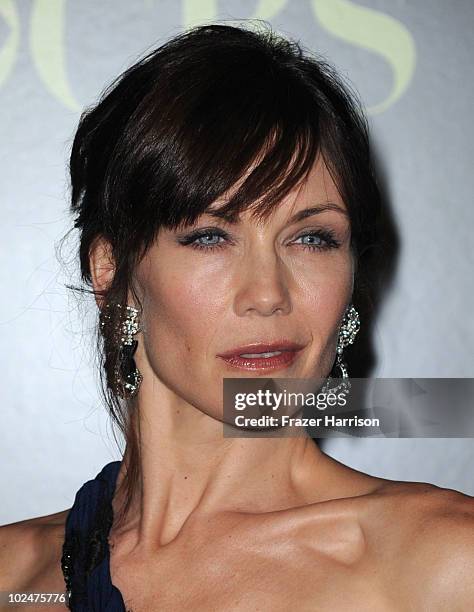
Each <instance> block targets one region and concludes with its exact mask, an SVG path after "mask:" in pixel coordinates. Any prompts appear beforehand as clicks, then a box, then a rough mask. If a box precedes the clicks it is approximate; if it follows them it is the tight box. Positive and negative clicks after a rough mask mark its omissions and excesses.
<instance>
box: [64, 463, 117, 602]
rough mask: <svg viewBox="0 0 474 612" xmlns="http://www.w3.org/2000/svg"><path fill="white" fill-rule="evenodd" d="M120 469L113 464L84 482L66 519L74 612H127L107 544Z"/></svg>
mask: <svg viewBox="0 0 474 612" xmlns="http://www.w3.org/2000/svg"><path fill="white" fill-rule="evenodd" d="M120 466H121V462H120V461H112V462H111V463H108V464H107V465H105V466H104V467H103V468H102V470H101V471H100V472H99V473H98V474H97V476H96V477H95V478H94V479H92V480H88V481H87V482H86V483H84V484H83V485H82V487H81V488H80V489H79V491H78V492H77V493H76V497H75V500H74V504H73V506H72V508H71V509H70V511H69V513H68V516H67V519H66V528H65V538H64V544H63V550H62V553H63V554H62V559H61V568H62V571H63V575H64V580H65V583H66V590H67V591H68V593H69V595H70V597H69V608H70V609H71V610H73V612H126V610H125V604H124V601H123V598H122V594H121V593H120V591H119V590H118V588H117V587H115V586H114V585H113V584H112V580H111V577H110V565H109V560H110V551H109V544H108V535H109V531H110V527H111V526H112V520H113V511H112V497H113V494H114V491H115V483H116V482H117V476H118V473H119V469H120Z"/></svg>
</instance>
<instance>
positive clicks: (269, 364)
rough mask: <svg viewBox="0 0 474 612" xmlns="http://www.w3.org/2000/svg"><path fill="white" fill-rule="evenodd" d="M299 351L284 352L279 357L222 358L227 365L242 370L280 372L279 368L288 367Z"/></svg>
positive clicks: (237, 356) (236, 356) (235, 356)
mask: <svg viewBox="0 0 474 612" xmlns="http://www.w3.org/2000/svg"><path fill="white" fill-rule="evenodd" d="M299 352H300V351H299V350H298V351H283V352H282V353H280V354H279V355H274V356H273V357H239V355H232V357H221V359H223V360H224V361H225V362H226V363H228V364H229V365H231V366H232V367H234V368H239V369H240V370H250V371H256V370H278V369H279V368H286V367H288V366H289V365H290V364H291V363H293V361H294V360H295V359H296V357H297V356H298V354H299Z"/></svg>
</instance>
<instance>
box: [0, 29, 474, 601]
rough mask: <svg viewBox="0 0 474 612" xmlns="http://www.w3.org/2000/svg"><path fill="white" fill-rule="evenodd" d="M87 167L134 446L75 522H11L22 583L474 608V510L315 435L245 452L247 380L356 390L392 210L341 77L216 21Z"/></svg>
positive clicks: (11, 557)
mask: <svg viewBox="0 0 474 612" xmlns="http://www.w3.org/2000/svg"><path fill="white" fill-rule="evenodd" d="M70 170H71V183H72V211H73V212H74V213H75V214H76V215H77V217H76V220H75V227H76V228H77V229H78V230H79V231H80V240H81V242H80V262H81V271H82V277H83V280H84V281H86V283H88V284H89V285H91V286H92V290H93V293H94V295H95V299H96V301H97V305H98V308H99V309H100V317H99V322H100V324H99V325H98V332H99V335H98V339H99V345H98V346H99V350H100V355H101V357H102V361H101V366H102V368H103V372H104V373H105V383H106V384H105V390H106V400H107V402H108V405H109V408H110V411H111V414H112V416H113V418H114V419H115V420H116V422H117V423H118V424H119V425H120V426H121V427H122V430H123V432H124V435H125V438H126V450H125V454H124V457H123V460H122V461H121V462H112V463H110V464H108V465H106V466H105V467H104V468H103V470H101V472H100V473H99V474H98V475H97V477H96V478H95V479H92V480H91V481H88V482H87V483H85V485H84V486H83V487H82V488H81V489H80V490H79V491H78V493H77V495H76V499H75V502H74V505H73V507H72V508H71V509H68V510H65V511H63V512H59V513H57V514H54V515H50V516H47V517H39V518H35V519H31V520H27V521H21V522H19V523H14V524H12V525H7V526H4V527H3V528H2V531H1V541H2V549H1V550H2V552H1V555H2V556H1V568H2V572H1V575H2V583H1V584H0V586H1V588H2V589H3V590H7V589H10V590H13V589H14V590H16V591H21V590H26V589H28V590H36V591H42V592H46V591H62V590H63V589H64V583H63V576H64V579H65V580H66V586H67V588H68V589H70V591H71V599H70V606H71V609H73V610H81V611H85V610H108V611H120V610H125V609H127V610H133V611H134V612H139V611H142V610H160V611H171V610H173V611H178V610H179V611H181V610H193V611H197V610H206V611H208V610H245V611H250V610H272V611H275V610H289V609H292V610H331V611H334V610H351V611H357V610H361V611H362V610H363V611H367V610H374V611H375V610H376V611H385V610H387V611H392V610H422V609H423V610H430V612H431V611H435V610H443V611H446V610H457V611H459V610H472V606H473V603H472V602H473V601H474V587H473V584H474V580H472V578H474V575H473V574H474V502H473V499H472V498H471V497H469V496H466V495H463V494H461V493H459V492H456V491H452V490H447V489H441V488H439V487H436V486H434V485H431V484H426V483H407V482H397V481H391V480H387V479H383V478H375V477H372V476H369V475H367V474H364V473H361V472H358V471H357V470H354V469H351V468H349V467H347V466H345V465H343V464H341V463H339V462H338V461H336V460H334V459H332V458H331V457H329V456H326V455H325V454H324V453H323V452H322V451H321V450H320V449H319V448H318V446H317V445H316V444H315V443H314V441H313V440H312V439H311V438H309V437H308V436H298V437H270V438H269V437H266V438H265V437H262V438H248V437H240V438H239V437H236V438H227V437H224V436H223V406H222V380H223V378H232V377H259V376H264V377H268V376H271V377H275V378H278V377H288V378H319V377H327V376H328V375H329V374H330V372H332V367H333V365H334V362H335V360H336V353H337V363H336V365H339V366H340V368H341V370H342V372H343V373H344V372H345V364H344V361H343V359H342V353H341V350H342V349H343V348H344V346H345V345H346V344H347V343H348V342H352V341H353V340H354V339H355V335H356V333H357V330H358V325H359V318H358V311H357V307H358V305H359V304H360V303H362V300H363V298H364V295H365V293H364V292H365V291H366V287H365V284H364V279H365V277H366V273H367V270H366V267H367V257H368V255H369V254H370V248H371V247H373V246H374V244H375V239H376V227H377V218H378V215H379V209H380V201H379V200H380V196H379V191H378V188H377V184H376V181H375V178H374V175H373V171H372V166H371V161H370V154H369V145H368V136H367V127H366V122H365V119H364V116H363V114H362V112H361V110H360V108H359V106H358V104H357V102H356V98H355V97H354V96H353V95H352V94H351V93H350V91H349V90H348V88H347V86H345V85H344V84H343V83H342V82H341V80H340V78H339V77H338V76H337V74H336V73H335V72H334V70H332V69H331V68H330V66H328V65H327V64H326V63H325V62H323V61H320V60H318V59H316V58H314V57H312V56H310V55H309V54H305V53H303V52H302V50H301V48H300V47H299V46H298V45H297V44H296V43H294V42H289V41H287V40H284V39H282V38H279V37H277V36H276V35H274V34H273V33H272V32H271V31H261V32H259V33H257V32H254V31H251V30H247V29H245V28H237V27H231V26H225V25H211V26H202V27H197V28H195V29H193V30H190V31H188V32H185V33H183V34H181V35H179V36H177V37H175V38H174V39H172V40H171V41H169V42H168V43H166V44H165V45H163V46H162V47H160V48H158V49H157V50H155V51H153V52H152V53H150V54H149V55H148V56H147V57H145V58H144V59H143V60H141V61H140V62H138V63H137V64H135V65H134V66H132V67H131V68H130V69H128V70H127V71H126V72H125V73H124V74H123V75H121V77H120V78H119V79H118V80H117V81H116V82H115V83H114V84H113V85H112V86H111V87H110V88H109V89H108V90H107V91H106V92H105V94H104V95H103V96H102V98H101V100H100V101H99V102H98V104H97V105H96V106H94V107H93V108H90V109H88V110H87V111H86V112H85V113H84V114H83V116H82V117H81V121H80V125H79V128H78V130H77V133H76V136H75V139H74V143H73V148H72V154H71V164H70ZM362 323H363V321H362ZM344 331H346V332H347V331H349V332H350V335H349V340H347V336H344V334H343V333H342V332H344ZM344 338H346V341H345V340H344ZM338 348H339V349H340V350H339V351H338ZM42 609H43V610H44V609H45V607H44V606H43V607H42ZM51 609H57V607H54V608H53V607H51Z"/></svg>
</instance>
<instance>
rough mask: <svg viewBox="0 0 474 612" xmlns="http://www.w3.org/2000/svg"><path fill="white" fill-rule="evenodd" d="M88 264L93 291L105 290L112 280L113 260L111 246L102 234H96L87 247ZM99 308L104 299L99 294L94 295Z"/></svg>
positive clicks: (113, 272)
mask: <svg viewBox="0 0 474 612" xmlns="http://www.w3.org/2000/svg"><path fill="white" fill-rule="evenodd" d="M89 266H90V271H91V279H92V285H93V287H94V291H105V290H106V289H107V288H108V287H109V286H110V284H111V283H112V281H113V278H114V274H115V262H114V260H113V257H112V246H111V244H110V242H109V241H108V240H106V239H105V238H104V237H103V236H98V237H97V238H95V240H94V241H93V242H92V245H91V247H90V249H89ZM95 301H96V302H97V305H98V306H99V308H102V303H103V301H104V299H103V297H102V296H101V295H96V296H95Z"/></svg>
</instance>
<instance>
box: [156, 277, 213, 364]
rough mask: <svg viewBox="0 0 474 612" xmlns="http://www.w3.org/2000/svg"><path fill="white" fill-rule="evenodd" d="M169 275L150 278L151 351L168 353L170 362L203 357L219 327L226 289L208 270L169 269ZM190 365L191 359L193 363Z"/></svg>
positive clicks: (181, 361) (180, 362) (181, 362)
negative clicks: (154, 349)
mask: <svg viewBox="0 0 474 612" xmlns="http://www.w3.org/2000/svg"><path fill="white" fill-rule="evenodd" d="M169 269H170V270H172V272H171V271H170V272H169V273H166V272H162V273H160V274H154V275H153V276H150V278H149V280H148V285H147V286H148V289H147V298H146V307H145V311H146V313H147V316H146V320H145V329H146V333H147V344H148V349H149V350H151V351H153V346H156V345H158V343H159V345H160V347H161V349H169V351H167V354H168V355H169V361H176V362H179V364H180V367H182V366H183V359H184V360H186V358H187V357H188V358H191V357H192V355H194V354H197V353H198V352H199V353H200V354H202V351H203V350H205V347H206V345H208V344H209V342H210V337H211V334H212V333H213V330H214V329H215V328H216V326H217V320H218V319H219V316H220V308H222V307H223V304H224V295H225V288H224V286H223V285H222V282H221V284H219V283H218V282H216V276H215V275H212V274H210V271H209V270H204V271H201V270H198V269H196V268H194V269H192V268H190V267H189V266H187V267H186V268H184V267H183V269H180V268H179V267H177V266H175V267H174V268H173V267H172V266H170V268H169ZM190 361H191V359H190Z"/></svg>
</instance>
